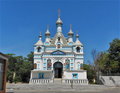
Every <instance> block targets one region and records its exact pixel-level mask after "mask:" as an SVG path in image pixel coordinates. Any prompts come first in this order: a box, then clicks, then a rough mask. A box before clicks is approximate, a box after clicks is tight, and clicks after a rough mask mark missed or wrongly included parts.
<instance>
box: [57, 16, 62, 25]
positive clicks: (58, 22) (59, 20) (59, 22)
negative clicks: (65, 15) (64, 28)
mask: <svg viewBox="0 0 120 93" xmlns="http://www.w3.org/2000/svg"><path fill="white" fill-rule="evenodd" d="M58 24H61V25H62V24H63V22H62V21H61V19H60V16H58V20H57V21H56V25H58Z"/></svg>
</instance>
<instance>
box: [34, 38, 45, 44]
mask: <svg viewBox="0 0 120 93" xmlns="http://www.w3.org/2000/svg"><path fill="white" fill-rule="evenodd" d="M35 45H43V42H42V40H41V39H39V40H38V42H37V43H36V44H35Z"/></svg>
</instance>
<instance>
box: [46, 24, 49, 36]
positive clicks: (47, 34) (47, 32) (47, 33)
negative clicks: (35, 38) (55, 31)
mask: <svg viewBox="0 0 120 93" xmlns="http://www.w3.org/2000/svg"><path fill="white" fill-rule="evenodd" d="M45 36H50V32H49V25H47V31H46V32H45Z"/></svg>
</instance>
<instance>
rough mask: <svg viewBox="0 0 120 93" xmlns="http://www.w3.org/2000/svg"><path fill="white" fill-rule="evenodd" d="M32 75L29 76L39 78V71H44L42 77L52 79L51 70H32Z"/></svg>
mask: <svg viewBox="0 0 120 93" xmlns="http://www.w3.org/2000/svg"><path fill="white" fill-rule="evenodd" d="M31 73H32V77H31V78H33V79H34V78H36V79H37V78H39V73H44V79H52V78H53V73H52V72H40V71H39V72H37V71H32V72H31Z"/></svg>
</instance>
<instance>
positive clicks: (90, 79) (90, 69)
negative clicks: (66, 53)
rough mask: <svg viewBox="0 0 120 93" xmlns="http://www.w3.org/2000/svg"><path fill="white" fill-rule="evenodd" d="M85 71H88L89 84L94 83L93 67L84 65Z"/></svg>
mask: <svg viewBox="0 0 120 93" xmlns="http://www.w3.org/2000/svg"><path fill="white" fill-rule="evenodd" d="M83 65H84V66H83V68H84V70H87V79H88V81H89V83H93V72H94V71H93V69H92V68H91V65H90V64H89V65H87V64H83Z"/></svg>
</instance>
